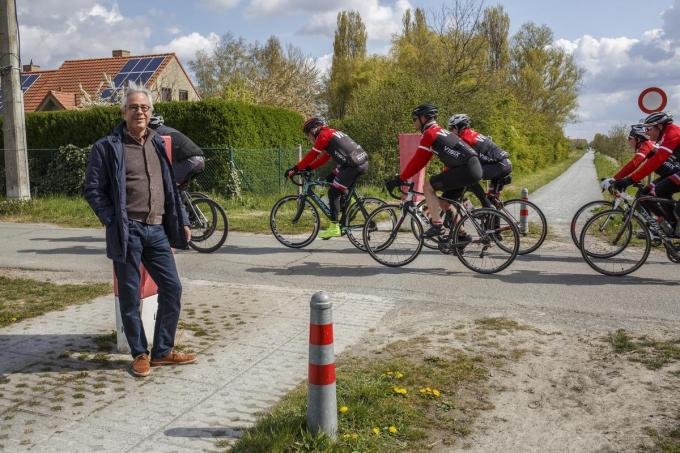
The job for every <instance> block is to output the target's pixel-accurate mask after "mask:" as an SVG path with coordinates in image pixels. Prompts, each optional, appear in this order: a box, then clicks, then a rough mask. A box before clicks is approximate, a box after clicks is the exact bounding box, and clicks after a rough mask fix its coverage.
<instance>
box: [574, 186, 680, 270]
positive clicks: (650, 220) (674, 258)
mask: <svg viewBox="0 0 680 453" xmlns="http://www.w3.org/2000/svg"><path fill="white" fill-rule="evenodd" d="M645 201H648V202H654V203H661V204H665V205H674V204H675V203H676V202H675V201H674V200H669V199H667V198H659V197H654V196H643V197H639V198H637V199H635V200H634V201H633V202H632V204H630V205H629V206H626V207H625V209H610V210H607V211H603V212H600V213H599V214H595V215H594V216H593V217H592V218H591V219H589V220H588V221H587V222H586V224H585V226H584V227H583V230H582V231H581V235H580V238H579V241H580V243H581V247H580V250H581V255H582V256H583V259H584V260H585V261H586V263H588V265H589V266H590V267H591V268H593V269H594V270H595V271H597V272H599V273H601V274H604V275H608V276H622V275H627V274H630V273H631V272H634V271H636V270H637V269H639V268H640V266H642V265H643V264H644V263H645V261H646V260H647V258H648V257H649V253H650V251H651V247H652V245H663V247H664V248H665V250H666V256H667V257H668V259H669V260H670V261H671V262H673V263H680V238H678V237H676V236H674V235H672V234H667V233H666V232H665V231H664V229H663V228H662V227H661V226H660V225H659V223H658V222H657V221H656V219H655V218H654V216H653V215H651V214H650V213H649V212H648V211H647V209H645V207H644V206H643V205H642V204H641V203H642V202H645ZM655 243H656V244H655Z"/></svg>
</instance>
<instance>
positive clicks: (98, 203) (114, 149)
mask: <svg viewBox="0 0 680 453" xmlns="http://www.w3.org/2000/svg"><path fill="white" fill-rule="evenodd" d="M123 126H124V123H121V124H119V125H118V126H116V127H115V128H114V129H113V131H112V132H111V134H110V135H107V136H106V137H104V138H102V139H100V140H98V141H97V143H95V144H94V145H93V146H92V151H90V160H89V162H88V164H87V173H86V174H85V199H87V202H88V203H89V204H90V207H91V208H92V210H93V211H94V212H95V214H97V217H99V220H100V221H101V222H102V223H103V224H104V225H105V226H106V256H108V257H109V258H111V259H112V260H114V261H118V262H125V258H126V256H127V244H128V216H127V209H126V205H127V204H126V195H125V152H124V150H123ZM151 140H152V143H153V145H154V148H155V150H156V153H158V157H159V158H160V162H161V169H162V173H163V188H164V189H165V215H164V216H163V228H164V229H165V234H166V235H167V236H168V240H169V241H170V245H171V246H172V247H175V248H180V249H184V248H186V247H187V241H186V237H185V235H184V225H187V224H188V223H189V222H188V221H187V220H186V214H185V213H184V209H183V208H182V205H181V202H180V197H179V192H178V191H177V187H176V185H175V177H174V176H173V174H172V171H170V169H171V167H170V165H171V164H170V160H169V159H168V156H167V155H166V154H165V142H164V141H163V139H162V138H161V136H160V135H158V134H155V133H154V134H152V137H151Z"/></svg>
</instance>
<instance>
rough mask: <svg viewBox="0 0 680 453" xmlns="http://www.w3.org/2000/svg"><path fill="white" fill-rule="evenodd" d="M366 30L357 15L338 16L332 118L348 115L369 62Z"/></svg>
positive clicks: (330, 99)
mask: <svg viewBox="0 0 680 453" xmlns="http://www.w3.org/2000/svg"><path fill="white" fill-rule="evenodd" d="M366 38H367V34H366V26H365V25H364V23H363V21H362V20H361V15H360V14H359V13H358V12H356V11H341V12H339V13H338V19H337V28H336V30H335V39H334V41H333V62H332V65H331V71H330V77H329V79H328V88H327V92H328V93H327V97H328V112H329V115H330V116H331V117H332V118H342V117H343V116H344V115H345V110H346V107H347V103H348V102H349V100H350V98H351V97H352V91H353V90H354V89H355V87H356V85H357V83H358V80H357V78H356V75H357V72H358V71H359V69H360V68H361V67H362V65H363V63H364V60H365V58H366Z"/></svg>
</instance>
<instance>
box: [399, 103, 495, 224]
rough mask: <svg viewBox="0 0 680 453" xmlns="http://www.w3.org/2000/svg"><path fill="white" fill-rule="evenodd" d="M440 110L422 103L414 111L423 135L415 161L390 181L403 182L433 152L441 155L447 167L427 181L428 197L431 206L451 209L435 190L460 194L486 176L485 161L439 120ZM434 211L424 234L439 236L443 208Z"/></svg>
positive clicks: (425, 162)
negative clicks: (483, 166) (440, 123)
mask: <svg viewBox="0 0 680 453" xmlns="http://www.w3.org/2000/svg"><path fill="white" fill-rule="evenodd" d="M437 112H438V109H437V107H436V106H434V105H432V104H422V105H419V106H418V107H416V108H415V109H414V110H413V112H412V113H411V116H412V117H413V124H414V126H415V128H416V129H417V130H420V132H422V134H423V136H422V137H421V139H420V145H419V146H418V149H417V151H416V153H415V155H414V156H413V158H412V159H411V161H410V162H409V163H408V164H407V165H406V167H405V168H404V170H403V171H402V172H401V174H400V175H399V176H398V177H397V178H394V179H393V180H391V181H389V182H388V188H393V187H397V186H399V185H401V184H403V181H406V180H407V179H409V178H410V177H412V176H413V175H415V174H416V173H418V172H419V171H420V170H421V169H422V168H423V167H425V166H426V165H427V163H428V162H429V161H430V159H432V156H437V157H438V158H439V160H441V161H442V162H443V163H444V165H445V166H446V167H447V168H446V169H444V171H443V172H441V173H440V174H438V175H435V176H433V177H431V178H430V180H429V181H427V182H425V187H424V190H425V199H426V200H427V205H428V206H438V205H439V206H441V207H442V208H443V209H447V208H448V206H446V205H447V203H443V204H441V203H439V199H438V198H437V194H436V193H435V191H437V190H441V191H445V196H446V198H451V199H458V198H460V197H461V196H462V195H463V192H464V191H465V188H466V187H467V186H469V185H471V184H475V183H477V182H479V180H480V179H481V178H482V165H481V164H480V162H479V158H478V156H477V152H476V151H475V150H474V149H472V148H471V147H470V146H469V145H467V144H466V143H465V142H463V141H462V140H461V139H459V138H458V137H457V136H456V135H455V134H452V133H451V132H449V131H447V130H446V129H444V128H442V127H441V126H439V125H438V124H437V121H436V120H437ZM430 213H431V216H432V217H431V225H432V226H431V227H430V228H429V229H428V230H427V231H426V232H425V233H423V237H434V236H439V235H440V234H441V233H442V230H443V228H442V219H441V215H440V214H439V211H438V210H437V209H430Z"/></svg>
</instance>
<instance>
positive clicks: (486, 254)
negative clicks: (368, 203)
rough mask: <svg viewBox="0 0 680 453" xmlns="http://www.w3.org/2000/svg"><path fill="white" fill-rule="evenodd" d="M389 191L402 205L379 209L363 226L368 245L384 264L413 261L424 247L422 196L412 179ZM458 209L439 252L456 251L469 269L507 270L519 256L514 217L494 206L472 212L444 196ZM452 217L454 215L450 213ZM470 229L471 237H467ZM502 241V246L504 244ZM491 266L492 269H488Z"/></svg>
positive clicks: (483, 270)
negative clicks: (418, 197)
mask: <svg viewBox="0 0 680 453" xmlns="http://www.w3.org/2000/svg"><path fill="white" fill-rule="evenodd" d="M404 186H405V187H408V190H407V191H406V192H404V191H403V190H402V189H401V188H399V192H400V194H395V193H394V192H390V195H391V196H392V197H393V198H396V199H401V198H402V196H403V199H402V201H401V203H400V204H388V205H385V206H383V207H380V208H378V209H376V210H375V211H374V212H373V214H371V216H370V217H369V218H368V222H367V223H366V226H365V227H364V244H365V246H366V249H367V250H368V253H369V254H370V255H371V257H372V258H373V259H375V260H376V261H377V262H379V263H380V264H383V265H385V266H390V267H400V266H404V265H406V264H408V263H410V262H412V261H413V260H414V259H416V257H417V256H418V255H419V254H420V252H421V250H422V248H423V242H424V239H423V224H422V222H421V220H420V219H419V218H418V213H417V208H416V203H415V201H414V197H415V196H416V195H423V194H422V193H420V192H416V191H414V190H413V183H407V184H405V185H404ZM440 199H441V200H444V201H446V202H448V203H451V204H452V205H453V206H454V207H455V208H456V210H457V212H458V213H459V218H458V219H453V216H452V218H451V224H452V227H451V229H450V232H449V234H448V235H446V236H445V237H443V238H442V239H441V240H440V241H439V244H438V248H439V250H440V251H442V252H443V253H446V254H455V255H456V256H457V257H458V259H459V260H460V261H461V263H463V265H465V266H466V267H467V268H468V269H471V270H473V271H475V272H479V273H482V274H493V273H496V272H500V271H502V270H503V269H505V268H507V267H508V266H509V265H510V264H511V263H512V262H513V261H514V260H515V258H516V257H517V251H518V250H519V231H518V229H517V227H516V226H515V224H514V222H513V221H512V219H510V218H509V217H508V216H507V215H505V214H503V213H502V212H500V211H498V210H496V209H493V208H482V209H474V210H469V209H468V208H466V207H465V206H464V205H463V203H461V202H460V201H458V200H452V199H448V198H442V197H440ZM447 215H451V214H447ZM466 233H467V236H466ZM501 244H502V245H501ZM487 264H491V266H490V267H484V266H485V265H487Z"/></svg>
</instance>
